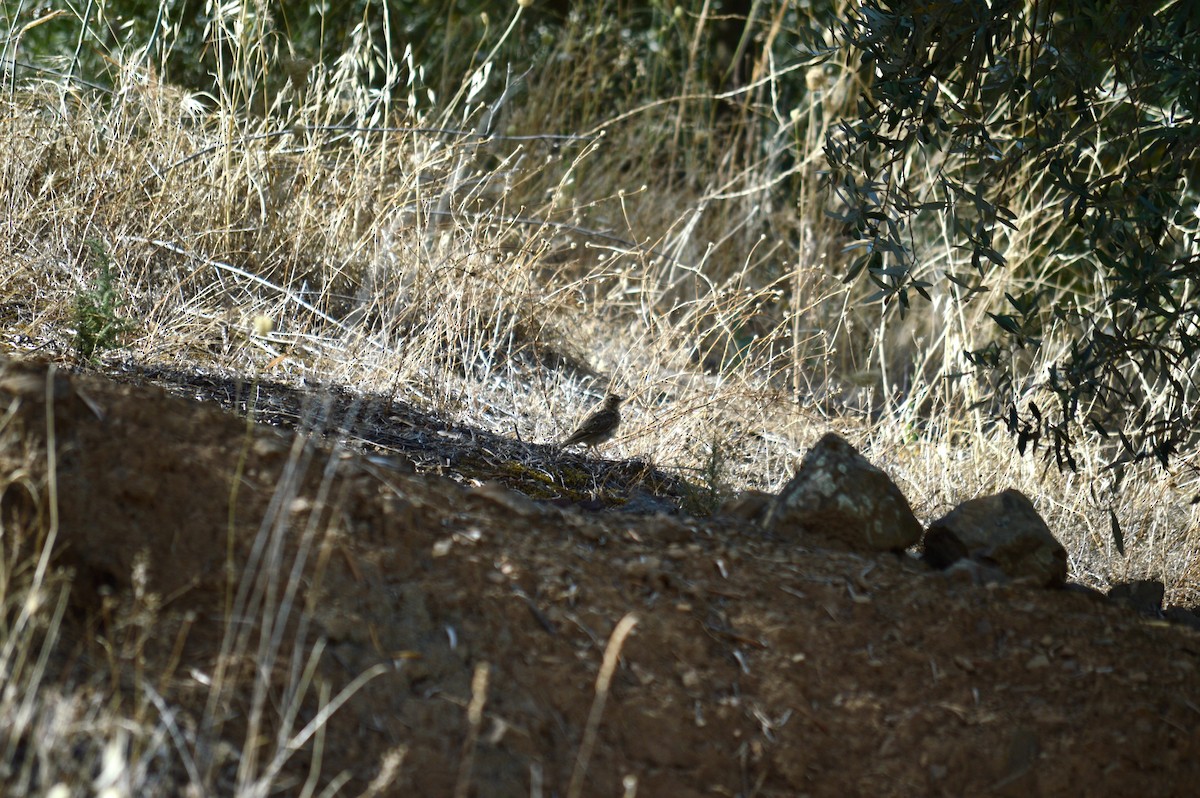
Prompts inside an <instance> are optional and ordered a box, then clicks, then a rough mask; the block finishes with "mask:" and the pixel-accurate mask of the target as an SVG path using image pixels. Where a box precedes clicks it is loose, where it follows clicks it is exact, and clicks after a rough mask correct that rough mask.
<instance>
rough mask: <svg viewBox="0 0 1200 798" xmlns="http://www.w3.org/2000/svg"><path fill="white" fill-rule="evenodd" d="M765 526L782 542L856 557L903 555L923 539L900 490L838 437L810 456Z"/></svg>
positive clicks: (824, 440)
mask: <svg viewBox="0 0 1200 798" xmlns="http://www.w3.org/2000/svg"><path fill="white" fill-rule="evenodd" d="M763 526H764V527H766V528H767V529H768V530H770V531H771V532H774V533H775V534H776V535H779V536H781V537H787V538H794V539H796V540H797V541H798V540H801V539H802V538H805V537H807V536H810V535H811V536H813V537H816V538H817V539H818V540H820V541H821V542H832V543H835V544H838V545H841V546H845V547H847V548H849V549H852V550H857V551H886V550H900V549H905V548H907V547H909V546H911V545H913V544H915V543H916V542H917V541H918V540H920V539H921V524H920V522H918V521H917V519H916V517H915V516H914V515H913V513H912V508H910V507H909V505H908V500H907V499H905V498H904V494H903V493H901V492H900V489H899V488H897V487H896V485H895V483H893V482H892V480H891V479H889V478H888V476H887V474H885V473H883V471H881V470H880V469H878V468H876V467H875V466H873V465H871V463H869V462H867V459H866V458H865V457H863V456H862V455H861V454H859V453H858V451H857V450H855V448H854V447H853V446H851V445H850V444H849V443H847V442H846V441H845V440H844V439H842V438H841V437H839V436H838V435H835V434H833V433H829V434H827V435H826V436H825V437H823V438H821V440H820V441H818V442H817V445H816V446H814V447H813V448H812V449H811V450H810V451H809V452H808V454H807V455H805V457H804V462H803V463H801V465H800V468H799V470H798V471H797V472H796V475H795V476H794V477H792V480H791V481H790V482H788V484H787V485H785V486H784V488H783V490H782V491H780V492H779V496H777V497H776V498H775V500H774V501H773V502H772V504H771V507H770V509H769V510H768V512H767V517H766V520H765V521H764V522H763Z"/></svg>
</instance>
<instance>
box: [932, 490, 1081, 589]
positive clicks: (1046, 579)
mask: <svg viewBox="0 0 1200 798" xmlns="http://www.w3.org/2000/svg"><path fill="white" fill-rule="evenodd" d="M964 557H969V558H971V559H973V560H976V561H979V562H983V563H988V564H990V565H994V566H995V567H997V568H999V569H1000V570H1001V571H1003V572H1004V573H1006V574H1008V576H1009V577H1011V578H1013V579H1028V580H1030V581H1032V582H1034V583H1035V584H1038V585H1043V586H1046V587H1061V586H1062V584H1063V583H1064V582H1065V581H1066V578H1067V552H1066V550H1065V549H1064V548H1063V547H1062V544H1061V543H1059V542H1058V540H1057V539H1056V538H1055V537H1054V535H1053V534H1051V532H1050V529H1049V528H1048V527H1047V526H1046V522H1045V521H1043V520H1042V517H1041V516H1040V515H1038V513H1037V510H1035V509H1034V507H1033V503H1032V502H1030V501H1029V499H1028V498H1026V497H1025V495H1024V494H1023V493H1021V492H1020V491H1017V490H1012V489H1010V490H1006V491H1004V492H1003V493H997V494H995V495H993V496H983V497H980V498H978V499H971V500H970V501H966V502H963V503H962V504H960V505H958V507H955V508H954V509H953V510H951V511H950V513H948V514H947V515H945V516H943V517H942V518H939V519H938V520H937V521H934V522H933V523H932V524H930V525H929V531H928V532H926V533H925V553H924V559H925V561H926V562H928V563H929V564H930V565H932V566H933V567H935V568H947V567H949V566H950V565H951V564H952V563H954V562H957V561H958V560H960V559H962V558H964Z"/></svg>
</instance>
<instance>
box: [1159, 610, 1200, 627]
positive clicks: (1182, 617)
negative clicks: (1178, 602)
mask: <svg viewBox="0 0 1200 798" xmlns="http://www.w3.org/2000/svg"><path fill="white" fill-rule="evenodd" d="M1163 617H1164V618H1166V619H1167V620H1168V621H1171V622H1172V623H1178V624H1182V625H1183V626H1190V627H1191V628H1193V629H1196V630H1200V615H1197V614H1196V613H1195V612H1194V611H1192V610H1188V609H1184V608H1183V607H1168V608H1167V609H1166V610H1165V611H1164V612H1163Z"/></svg>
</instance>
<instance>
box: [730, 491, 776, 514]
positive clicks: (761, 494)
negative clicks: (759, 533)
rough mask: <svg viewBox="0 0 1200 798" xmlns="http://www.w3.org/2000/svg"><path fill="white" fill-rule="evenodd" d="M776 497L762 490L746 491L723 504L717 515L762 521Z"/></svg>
mask: <svg viewBox="0 0 1200 798" xmlns="http://www.w3.org/2000/svg"><path fill="white" fill-rule="evenodd" d="M774 498H775V497H774V496H772V495H771V494H770V493H767V492H766V491H762V490H744V491H741V492H740V493H738V494H737V495H736V496H733V497H731V498H729V499H726V500H725V501H724V502H722V503H721V506H720V507H719V508H718V509H717V512H716V515H722V516H725V517H726V518H737V519H740V520H742V521H761V520H762V519H763V517H765V516H766V514H767V511H768V510H770V508H771V501H772V500H773V499H774Z"/></svg>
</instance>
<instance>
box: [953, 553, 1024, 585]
mask: <svg viewBox="0 0 1200 798" xmlns="http://www.w3.org/2000/svg"><path fill="white" fill-rule="evenodd" d="M942 574H943V575H944V576H945V577H946V579H947V580H949V581H950V582H953V583H955V584H959V585H1001V584H1004V583H1005V582H1007V581H1008V575H1007V574H1006V573H1004V571H1002V570H1000V569H999V568H998V567H996V566H995V565H993V564H992V563H985V562H979V561H977V560H972V559H970V558H969V557H963V558H962V559H960V560H957V561H955V562H954V563H953V564H951V565H950V566H949V567H948V568H946V570H944V571H943V572H942Z"/></svg>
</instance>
